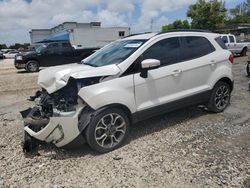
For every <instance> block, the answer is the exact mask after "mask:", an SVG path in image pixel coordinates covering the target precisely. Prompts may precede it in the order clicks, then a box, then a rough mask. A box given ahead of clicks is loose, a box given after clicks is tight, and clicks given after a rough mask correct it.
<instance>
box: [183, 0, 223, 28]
mask: <svg viewBox="0 0 250 188" xmlns="http://www.w3.org/2000/svg"><path fill="white" fill-rule="evenodd" d="M226 12H227V11H226V9H225V3H222V2H221V1H218V0H210V1H208V2H207V1H206V0H198V1H197V3H196V4H193V5H190V6H189V9H188V12H187V16H188V17H190V18H191V19H192V21H191V27H192V28H194V29H208V30H212V31H214V30H215V29H217V28H218V27H221V26H223V25H224V22H225V18H226Z"/></svg>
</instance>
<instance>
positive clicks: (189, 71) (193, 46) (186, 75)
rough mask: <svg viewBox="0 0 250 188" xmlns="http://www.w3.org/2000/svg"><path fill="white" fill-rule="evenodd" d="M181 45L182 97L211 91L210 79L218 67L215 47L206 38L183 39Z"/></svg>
mask: <svg viewBox="0 0 250 188" xmlns="http://www.w3.org/2000/svg"><path fill="white" fill-rule="evenodd" d="M181 44H182V56H181V60H182V62H183V63H182V75H181V78H182V82H181V87H182V94H183V95H182V97H188V96H195V95H198V94H201V93H206V92H207V91H208V90H210V85H209V84H208V81H209V78H210V76H211V74H212V72H213V71H215V69H216V66H217V60H216V58H215V57H216V55H215V54H216V50H215V48H214V46H213V45H212V44H211V43H210V41H209V40H208V39H207V38H206V37H204V36H184V37H181ZM195 100H197V102H198V100H202V99H199V98H196V99H195Z"/></svg>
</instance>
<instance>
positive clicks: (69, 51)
mask: <svg viewBox="0 0 250 188" xmlns="http://www.w3.org/2000/svg"><path fill="white" fill-rule="evenodd" d="M61 45H62V46H61V53H60V54H59V55H60V56H61V57H60V59H61V61H60V63H61V64H68V63H75V61H76V60H75V56H74V51H73V47H72V46H71V45H70V43H68V42H63V43H61Z"/></svg>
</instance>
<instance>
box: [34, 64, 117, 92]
mask: <svg viewBox="0 0 250 188" xmlns="http://www.w3.org/2000/svg"><path fill="white" fill-rule="evenodd" d="M119 72H120V69H119V68H118V67H117V66H116V65H108V66H103V67H91V66H89V65H84V64H77V63H74V64H67V65H62V66H55V67H50V68H47V69H44V70H42V71H40V73H39V76H38V85H40V86H41V87H42V88H44V89H46V90H47V91H48V93H53V92H55V91H57V90H59V89H61V88H63V87H64V86H66V85H67V82H68V80H69V78H70V77H72V78H75V79H82V78H88V77H98V76H110V75H117V74H118V73H119Z"/></svg>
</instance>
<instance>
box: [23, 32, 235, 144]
mask: <svg viewBox="0 0 250 188" xmlns="http://www.w3.org/2000/svg"><path fill="white" fill-rule="evenodd" d="M176 36H202V37H205V38H207V39H208V40H209V41H210V42H211V43H212V45H213V46H214V48H215V51H214V52H213V53H210V54H208V55H205V56H203V57H200V58H196V59H192V60H189V61H184V62H180V63H176V64H172V65H168V66H164V67H160V68H158V69H153V70H149V71H148V77H147V78H142V77H141V76H140V73H135V74H130V75H127V76H122V75H123V73H124V72H125V71H126V70H127V69H128V68H129V67H130V65H131V64H132V63H133V62H134V61H135V60H136V59H138V57H139V56H140V55H141V54H142V53H143V52H144V51H145V50H147V49H148V48H149V47H150V46H152V45H153V44H155V43H156V42H158V41H161V40H163V39H166V38H171V37H176ZM219 36H220V35H218V34H213V33H199V32H185V33H183V32H171V33H166V34H160V35H156V34H144V35H137V36H132V37H127V38H125V39H122V40H131V39H149V40H148V41H147V42H145V43H144V44H143V45H142V46H140V47H139V48H138V49H137V50H136V51H135V52H134V53H133V54H132V55H130V56H129V57H128V58H127V59H126V60H124V61H123V62H121V63H120V64H118V65H107V66H102V67H91V66H88V65H84V64H71V65H65V66H58V67H52V68H48V69H45V70H42V71H41V72H40V74H39V78H38V84H39V85H40V86H41V87H42V88H44V89H46V90H47V91H48V93H53V92H55V91H57V90H59V89H61V88H63V87H64V86H66V85H67V82H68V80H69V78H70V77H72V78H75V79H82V78H91V77H104V76H105V77H106V76H107V78H105V79H104V80H101V81H100V82H99V83H97V84H93V85H90V86H86V87H83V88H81V89H80V90H79V93H78V96H79V97H80V98H81V99H82V101H84V104H79V105H78V107H77V110H76V112H74V113H73V114H74V115H73V116H71V117H64V116H61V117H51V120H50V122H49V124H48V125H47V126H46V127H45V128H44V129H43V130H41V131H39V132H37V133H35V132H33V131H32V130H31V129H29V127H25V131H27V132H28V133H29V134H30V135H31V136H33V137H35V138H37V139H39V140H42V141H46V142H53V143H55V144H56V145H57V146H58V147H61V146H64V145H66V144H68V143H70V142H71V141H72V140H73V138H76V137H77V136H78V135H79V131H77V130H76V129H77V125H78V118H76V117H78V115H79V113H80V111H81V109H83V108H84V107H85V106H87V105H88V106H90V107H91V108H92V109H94V110H98V109H99V108H101V107H104V106H107V105H110V104H121V105H123V106H125V107H127V108H128V109H129V111H130V112H131V113H135V112H139V111H142V110H145V109H149V108H152V107H156V106H159V105H161V104H166V103H169V102H172V101H176V100H178V99H182V98H185V97H188V96H192V95H195V94H198V93H202V92H204V91H208V90H211V89H212V88H213V86H214V85H215V84H216V82H217V81H218V80H220V79H221V78H223V77H226V78H229V79H230V80H232V81H233V75H232V69H231V67H232V65H231V63H230V62H229V60H228V58H229V56H230V54H231V53H230V52H229V51H227V50H223V49H222V48H221V47H220V46H219V44H217V43H216V42H215V40H214V39H215V38H216V37H219ZM90 57H91V56H90ZM58 124H60V125H61V130H57V129H56V127H57V125H58ZM71 129H72V130H71ZM61 134H63V135H64V137H63V139H62V140H60V139H61V137H62V135H61ZM58 140H59V141H58Z"/></svg>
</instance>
